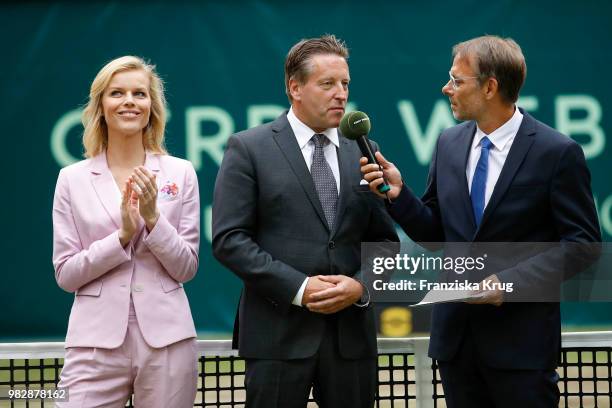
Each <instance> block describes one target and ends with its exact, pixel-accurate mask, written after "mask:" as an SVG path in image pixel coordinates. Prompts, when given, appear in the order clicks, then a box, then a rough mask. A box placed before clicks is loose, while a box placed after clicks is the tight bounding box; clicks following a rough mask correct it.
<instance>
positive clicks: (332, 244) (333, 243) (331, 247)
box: [327, 241, 336, 249]
mask: <svg viewBox="0 0 612 408" xmlns="http://www.w3.org/2000/svg"><path fill="white" fill-rule="evenodd" d="M327 247H328V248H329V249H334V248H336V243H335V242H334V241H329V244H327Z"/></svg>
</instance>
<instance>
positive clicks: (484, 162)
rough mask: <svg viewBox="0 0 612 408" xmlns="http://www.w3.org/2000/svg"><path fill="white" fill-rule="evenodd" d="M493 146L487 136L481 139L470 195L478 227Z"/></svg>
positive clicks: (483, 204) (483, 205) (482, 211)
mask: <svg viewBox="0 0 612 408" xmlns="http://www.w3.org/2000/svg"><path fill="white" fill-rule="evenodd" d="M491 146H493V143H491V141H490V140H489V138H488V137H486V136H485V137H483V138H482V140H481V141H480V158H479V159H478V163H477V164H476V170H475V171H474V177H473V178H472V191H471V193H470V197H471V198H472V210H473V211H474V219H475V220H476V227H478V226H480V222H481V221H482V214H483V213H484V208H485V189H486V187H487V171H488V169H489V149H490V148H491Z"/></svg>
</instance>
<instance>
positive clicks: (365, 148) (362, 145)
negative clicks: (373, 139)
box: [357, 135, 391, 194]
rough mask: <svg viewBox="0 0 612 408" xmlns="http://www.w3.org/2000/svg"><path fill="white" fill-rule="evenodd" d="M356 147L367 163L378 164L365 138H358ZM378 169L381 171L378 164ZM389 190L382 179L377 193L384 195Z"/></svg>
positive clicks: (385, 181)
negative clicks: (357, 146)
mask: <svg viewBox="0 0 612 408" xmlns="http://www.w3.org/2000/svg"><path fill="white" fill-rule="evenodd" d="M357 145H359V150H361V154H363V155H364V156H365V157H366V158H367V159H368V162H370V163H376V164H378V160H376V156H374V149H372V145H371V144H370V141H369V140H368V138H367V136H365V135H364V136H359V137H358V138H357ZM378 168H379V169H380V170H381V171H382V167H381V166H380V164H378ZM389 190H391V187H389V184H387V180H384V179H383V183H382V184H380V185H379V186H378V191H380V192H381V193H385V194H386V193H387V192H388V191H389Z"/></svg>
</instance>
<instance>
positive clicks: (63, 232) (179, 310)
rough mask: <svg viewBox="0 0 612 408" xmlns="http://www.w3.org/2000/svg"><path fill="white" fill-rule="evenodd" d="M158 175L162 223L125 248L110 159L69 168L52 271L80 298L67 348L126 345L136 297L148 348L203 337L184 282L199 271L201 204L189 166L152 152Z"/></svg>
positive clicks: (62, 179)
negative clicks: (120, 231) (197, 335)
mask: <svg viewBox="0 0 612 408" xmlns="http://www.w3.org/2000/svg"><path fill="white" fill-rule="evenodd" d="M145 166H146V167H147V168H148V169H149V170H151V171H152V172H154V173H155V174H156V175H157V178H156V179H157V184H158V196H157V197H158V198H157V203H158V208H159V212H160V214H161V215H160V217H159V221H158V222H157V224H156V225H155V228H153V230H151V231H150V232H147V229H146V227H145V225H144V221H142V219H141V226H140V230H139V232H137V233H136V234H135V235H134V238H133V239H132V241H131V242H130V243H129V244H128V245H127V247H126V248H123V247H122V246H121V244H120V243H119V237H118V230H119V228H120V226H121V214H120V209H119V205H120V201H119V198H118V194H119V193H118V190H117V186H116V185H115V181H114V179H113V176H112V174H111V172H110V170H109V168H108V165H107V163H106V153H102V154H100V155H98V156H96V157H94V158H92V159H88V160H83V161H81V162H79V163H75V164H73V165H70V166H68V167H65V168H63V169H62V170H61V171H60V173H59V176H58V179H57V186H56V188H55V197H54V201H53V266H54V268H55V279H56V280H57V283H58V285H59V286H60V287H61V288H62V289H64V290H66V291H68V292H76V293H75V297H74V303H73V305H72V311H71V312H70V321H69V323H68V333H67V334H66V347H101V348H115V347H118V346H120V345H121V344H122V342H123V339H124V338H125V334H126V330H127V324H128V313H129V305H130V293H131V294H132V298H133V301H134V308H135V310H136V316H137V318H138V324H139V327H140V330H141V331H142V334H143V336H144V338H145V340H146V341H147V343H148V344H149V345H150V346H152V347H165V346H167V345H169V344H172V343H175V342H177V341H179V340H183V339H186V338H190V337H195V336H196V331H195V327H194V324H193V319H192V317H191V310H190V308H189V302H188V301H187V296H186V295H185V292H184V290H183V282H186V281H188V280H190V279H191V278H193V277H194V275H195V273H196V271H197V269H198V249H199V245H200V201H199V190H198V180H197V177H196V173H195V170H194V169H193V166H192V165H191V163H190V162H188V161H186V160H182V159H178V158H176V157H171V156H166V155H159V154H153V153H147V155H146V160H145Z"/></svg>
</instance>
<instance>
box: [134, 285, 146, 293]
mask: <svg viewBox="0 0 612 408" xmlns="http://www.w3.org/2000/svg"><path fill="white" fill-rule="evenodd" d="M143 290H144V288H143V287H142V285H134V292H142V291H143Z"/></svg>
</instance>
